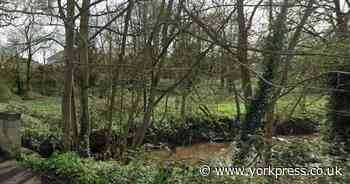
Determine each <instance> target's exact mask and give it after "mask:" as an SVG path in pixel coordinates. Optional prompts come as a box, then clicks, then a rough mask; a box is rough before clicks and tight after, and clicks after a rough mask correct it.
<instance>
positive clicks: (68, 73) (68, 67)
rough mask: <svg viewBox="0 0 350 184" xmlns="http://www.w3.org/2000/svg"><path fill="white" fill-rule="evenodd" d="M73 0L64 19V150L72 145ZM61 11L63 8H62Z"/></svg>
mask: <svg viewBox="0 0 350 184" xmlns="http://www.w3.org/2000/svg"><path fill="white" fill-rule="evenodd" d="M74 6H75V5H74V0H67V18H66V20H65V31H66V34H65V42H66V44H65V48H64V53H65V77H64V92H63V99H62V116H63V133H64V136H63V145H64V149H65V150H66V151H69V150H70V149H71V145H72V136H71V128H72V98H71V97H72V90H73V80H74V79H73V60H74V27H75V25H74V24H75V23H74V14H75V11H74ZM62 11H63V10H62Z"/></svg>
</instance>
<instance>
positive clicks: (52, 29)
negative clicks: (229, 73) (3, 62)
mask: <svg viewBox="0 0 350 184" xmlns="http://www.w3.org/2000/svg"><path fill="white" fill-rule="evenodd" d="M17 1H19V0H17ZM217 1H219V0H217ZM258 1H259V0H247V1H246V2H247V4H256V3H257V2H258ZM342 1H343V3H345V0H342ZM19 2H22V3H23V1H19ZM63 2H64V1H63ZM92 2H94V0H92ZM122 2H124V1H121V0H108V1H107V2H104V3H101V4H99V5H98V6H94V7H92V8H91V11H92V12H98V11H100V10H103V9H105V7H106V5H107V4H108V6H109V7H114V5H115V4H118V3H122ZM207 2H208V5H209V6H210V5H211V3H210V2H212V1H211V0H210V1H209V0H208V1H207ZM220 2H227V3H228V4H233V2H235V1H234V0H220ZM54 6H56V5H54ZM18 8H20V7H18ZM228 11H229V10H228ZM251 11H252V7H246V13H247V14H250V12H251ZM266 14H267V12H266V11H265V10H264V8H259V9H258V11H257V13H256V16H255V17H254V19H253V27H252V30H253V31H252V32H253V33H254V32H258V31H263V30H266V27H267V26H266V25H267V20H266V17H267V16H266ZM248 17H249V15H248ZM24 19H25V18H24V16H23V17H21V18H19V19H18V20H17V21H16V23H17V24H19V23H21V22H23V20H24ZM40 22H41V24H42V25H44V26H42V29H41V30H40V31H41V32H42V34H48V33H53V34H55V35H56V36H57V38H58V39H59V40H61V41H63V35H64V29H63V27H62V26H56V25H54V26H53V25H47V24H48V22H51V23H52V24H62V22H61V21H58V20H56V19H49V18H47V17H46V18H45V17H41V19H40ZM100 22H102V23H103V21H100ZM77 23H78V22H77ZM45 24H46V25H45ZM21 29H23V26H18V27H13V26H11V27H7V28H0V46H5V45H6V44H7V43H6V42H7V38H13V37H15V36H16V35H18V34H16V32H21ZM22 31H23V30H22ZM36 34H37V33H36ZM252 35H254V34H252ZM257 40H258V37H254V36H252V37H251V41H252V42H254V41H257ZM62 49H63V48H62V47H61V46H60V45H58V44H52V45H50V47H49V48H48V49H45V52H44V51H39V52H37V53H36V54H35V55H34V60H36V61H39V62H41V63H42V62H43V60H44V59H43V58H44V53H46V54H45V56H46V57H50V56H51V55H52V54H54V53H56V52H58V51H59V50H62ZM23 56H24V57H26V55H25V54H24V55H23Z"/></svg>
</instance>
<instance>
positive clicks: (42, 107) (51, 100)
mask: <svg viewBox="0 0 350 184" xmlns="http://www.w3.org/2000/svg"><path fill="white" fill-rule="evenodd" d="M23 103H24V105H25V106H26V107H27V108H28V109H30V111H32V112H33V113H38V114H41V113H42V114H48V115H59V114H61V103H62V102H61V98H58V97H45V98H40V99H36V100H28V101H23Z"/></svg>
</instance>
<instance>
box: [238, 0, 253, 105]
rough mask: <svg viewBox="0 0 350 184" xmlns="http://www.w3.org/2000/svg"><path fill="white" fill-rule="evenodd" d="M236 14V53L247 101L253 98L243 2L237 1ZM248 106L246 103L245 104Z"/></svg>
mask: <svg viewBox="0 0 350 184" xmlns="http://www.w3.org/2000/svg"><path fill="white" fill-rule="evenodd" d="M237 13H238V52H237V58H238V61H239V62H240V65H239V66H240V70H241V80H242V90H243V94H244V97H245V98H246V99H247V100H248V101H249V100H250V99H251V98H252V96H253V88H252V84H251V79H250V71H249V69H248V68H247V67H248V66H249V61H248V30H247V26H246V20H245V15H244V0H237ZM247 104H248V103H247Z"/></svg>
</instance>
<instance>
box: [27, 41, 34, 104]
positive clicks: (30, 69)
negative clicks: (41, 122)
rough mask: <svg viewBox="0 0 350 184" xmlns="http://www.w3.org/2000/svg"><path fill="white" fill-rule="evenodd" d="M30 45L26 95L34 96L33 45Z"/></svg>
mask: <svg viewBox="0 0 350 184" xmlns="http://www.w3.org/2000/svg"><path fill="white" fill-rule="evenodd" d="M30 44H31V43H29V45H28V59H27V71H26V92H25V97H26V98H28V99H30V98H32V65H31V64H32V56H33V54H32V47H31V45H30Z"/></svg>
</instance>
